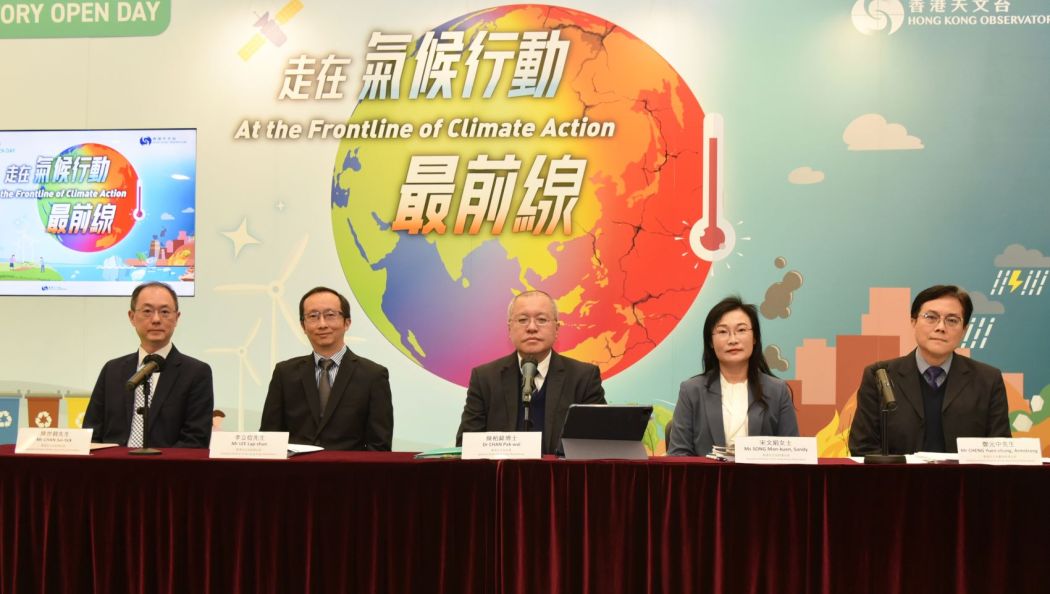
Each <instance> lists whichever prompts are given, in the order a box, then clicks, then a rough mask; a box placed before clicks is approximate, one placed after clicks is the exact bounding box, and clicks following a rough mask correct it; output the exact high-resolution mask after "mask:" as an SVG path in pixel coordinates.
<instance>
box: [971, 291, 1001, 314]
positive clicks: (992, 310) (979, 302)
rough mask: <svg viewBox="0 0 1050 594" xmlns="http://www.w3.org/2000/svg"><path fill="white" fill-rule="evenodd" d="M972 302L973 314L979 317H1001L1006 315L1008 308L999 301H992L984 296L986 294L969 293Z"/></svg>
mask: <svg viewBox="0 0 1050 594" xmlns="http://www.w3.org/2000/svg"><path fill="white" fill-rule="evenodd" d="M969 293H970V301H973V313H974V314H977V315H1000V314H1004V313H1006V306H1004V305H1003V304H1002V303H1001V302H999V301H992V300H991V299H989V298H987V297H985V296H984V293H978V292H977V291H969Z"/></svg>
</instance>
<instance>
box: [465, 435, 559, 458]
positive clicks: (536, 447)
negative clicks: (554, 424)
mask: <svg viewBox="0 0 1050 594" xmlns="http://www.w3.org/2000/svg"><path fill="white" fill-rule="evenodd" d="M542 440H543V433H541V432H539V431H488V432H485V433H464V434H463V459H464V460H539V459H540V458H541V457H542V456H543V441H542Z"/></svg>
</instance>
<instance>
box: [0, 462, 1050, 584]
mask: <svg viewBox="0 0 1050 594" xmlns="http://www.w3.org/2000/svg"><path fill="white" fill-rule="evenodd" d="M1046 493H1050V471H1048V470H1047V469H1044V468H1042V467H983V466H960V465H946V464H942V465H934V466H922V467H917V466H886V467H864V466H861V465H855V464H852V463H850V462H848V461H835V462H831V461H823V462H822V464H820V465H818V466H748V465H740V464H738V465H734V464H723V463H715V462H710V461H706V460H703V459H695V458H693V459H666V458H663V459H653V460H651V461H648V462H612V461H600V462H566V461H561V460H552V459H547V460H542V461H520V462H492V461H476V462H471V461H459V460H453V461H447V460H428V461H418V460H413V459H412V457H411V455H410V454H402V453H339V452H322V453H318V454H311V455H306V456H301V457H298V458H294V459H292V460H288V461H239V460H237V461H234V460H208V459H207V452H204V451H199V450H197V451H195V450H166V451H165V452H164V455H162V456H160V457H156V458H149V459H144V458H140V457H130V456H128V455H127V454H126V450H124V449H114V450H105V451H102V452H97V453H95V454H92V456H91V457H90V458H87V459H84V458H76V457H50V456H49V457H39V456H15V455H13V454H12V453H11V446H0V593H8V592H19V593H21V592H91V591H94V592H105V593H121V592H150V593H153V592H157V593H164V594H176V593H184V592H194V593H196V592H202V593H208V592H214V593H216V594H219V593H221V594H227V593H241V592H273V593H284V592H289V593H298V592H384V593H385V592H426V593H430V592H434V593H444V592H448V593H460V592H462V593H472V592H484V593H506V594H511V593H521V594H525V593H529V594H532V593H547V592H550V593H556V592H564V593H596V594H597V593H602V594H605V593H610V592H624V593H631V594H634V593H668V594H672V593H674V594H679V593H691V592H748V593H750V592H770V593H774V592H775V593H785V592H799V593H810V592H822V593H828V594H837V593H843V592H848V593H869V592H870V593H872V594H876V593H878V594H884V593H901V594H904V593H913V592H958V593H982V592H1010V593H1017V592H1047V591H1050V579H1047V578H1045V577H1044V575H1043V574H1044V571H1043V570H1042V567H1043V566H1044V564H1045V563H1046V562H1047V557H1050V547H1048V544H1050V537H1048V534H1050V518H1048V512H1047V511H1045V510H1046V505H1045V504H1044V503H1043V499H1044V498H1045V494H1046Z"/></svg>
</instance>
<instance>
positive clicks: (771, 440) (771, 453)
mask: <svg viewBox="0 0 1050 594" xmlns="http://www.w3.org/2000/svg"><path fill="white" fill-rule="evenodd" d="M735 455H736V461H737V462H739V463H741V464H816V463H817V438H816V437H764V436H760V435H756V436H749V437H740V438H738V439H737V440H736V451H735Z"/></svg>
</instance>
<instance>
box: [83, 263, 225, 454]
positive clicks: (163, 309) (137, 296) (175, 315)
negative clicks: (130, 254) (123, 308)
mask: <svg viewBox="0 0 1050 594" xmlns="http://www.w3.org/2000/svg"><path fill="white" fill-rule="evenodd" d="M180 315H181V314H180V313H179V298H178V296H177V295H176V294H175V291H174V290H172V288H171V287H169V286H168V285H166V284H164V283H160V282H151V283H145V284H142V285H139V286H138V287H135V290H134V291H133V292H132V293H131V310H130V311H128V320H129V321H130V322H131V325H132V326H133V327H134V328H135V332H136V333H137V334H138V335H139V340H140V346H139V350H138V353H132V354H130V355H125V356H123V357H119V358H117V359H113V360H112V361H109V362H107V363H106V364H105V365H104V366H103V367H102V372H101V373H99V376H98V381H97V382H96V383H95V389H94V390H93V391H92V392H91V400H90V401H89V402H88V407H87V411H86V412H85V413H84V424H83V426H84V428H85V429H93V430H94V433H93V434H92V436H91V440H92V441H95V442H101V443H116V444H120V445H126V446H128V447H133V448H139V447H142V446H143V437H144V434H143V419H142V415H140V414H137V413H135V410H136V409H138V408H140V407H142V406H144V394H143V392H142V388H139V389H138V390H136V391H135V392H133V393H132V392H128V391H127V389H125V382H127V381H128V379H129V378H130V377H131V376H132V375H134V374H135V372H136V371H137V370H138V369H139V367H141V366H142V361H143V359H144V358H145V357H146V356H147V355H152V354H156V355H159V356H161V357H163V358H164V365H163V367H162V368H161V370H160V372H158V373H154V374H152V375H151V376H150V378H149V379H148V380H147V382H148V383H149V384H150V386H151V387H152V389H151V396H150V405H149V440H148V441H149V443H148V445H149V446H150V447H160V448H168V447H176V448H180V447H181V448H206V447H208V443H209V441H210V440H211V414H212V409H213V408H214V401H215V400H214V395H213V393H212V379H211V367H209V366H208V364H207V363H204V362H202V361H198V360H197V359H194V358H193V357H189V356H187V355H183V354H182V353H180V352H179V350H178V349H176V348H175V345H173V344H171V336H172V334H174V333H175V326H177V325H178V322H179V316H180Z"/></svg>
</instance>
